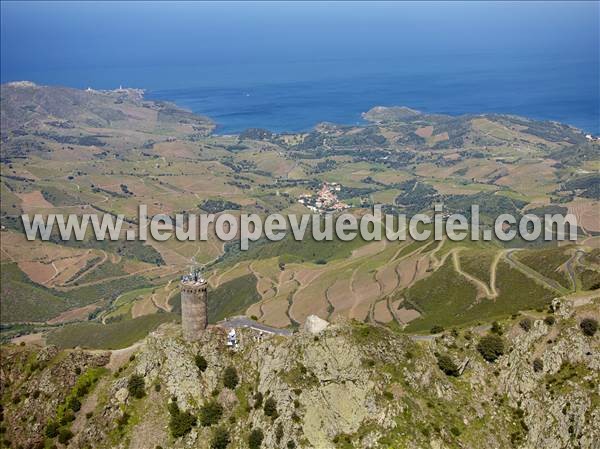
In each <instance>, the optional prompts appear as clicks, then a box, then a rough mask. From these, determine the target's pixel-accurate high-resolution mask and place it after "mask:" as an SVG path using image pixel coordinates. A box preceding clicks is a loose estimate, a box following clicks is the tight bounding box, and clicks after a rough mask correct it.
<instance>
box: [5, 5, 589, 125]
mask: <svg viewBox="0 0 600 449" xmlns="http://www.w3.org/2000/svg"><path fill="white" fill-rule="evenodd" d="M144 6H145V7H144V8H140V7H139V6H138V5H136V4H135V3H132V4H131V3H130V4H114V3H111V4H103V3H98V4H85V3H83V4H79V3H77V4H52V5H51V6H50V5H47V4H43V3H37V4H35V7H32V5H31V4H29V3H27V2H25V3H22V2H18V3H10V2H9V3H7V2H3V3H2V16H1V17H2V40H1V48H2V64H1V80H2V82H3V83H4V82H8V81H17V80H30V81H33V82H36V83H38V84H50V85H62V86H70V87H77V88H87V87H92V88H96V89H114V88H118V87H119V86H120V85H122V86H124V87H135V88H142V89H145V90H146V91H147V95H148V98H151V99H157V100H165V101H172V102H174V103H175V104H177V105H179V106H181V107H184V108H186V109H189V110H191V111H193V112H195V113H198V114H203V115H207V116H209V117H210V118H211V119H213V120H214V121H215V122H216V123H217V124H218V129H217V132H218V133H222V134H230V133H239V132H240V131H242V130H244V129H247V128H266V129H269V130H271V131H274V132H297V131H306V130H310V129H311V128H312V127H314V126H315V125H316V124H317V123H320V122H324V121H327V122H333V123H339V124H356V123H362V119H361V113H362V112H365V111H367V110H369V109H370V108H372V107H374V106H408V107H411V108H414V109H418V110H420V111H422V112H425V113H440V114H450V115H462V114H483V113H498V114H514V115H520V116H525V117H529V118H532V119H536V120H552V121H558V122H562V123H566V124H568V125H571V126H575V127H577V128H581V129H582V130H584V131H586V132H590V133H593V134H600V86H599V84H600V82H599V80H600V68H599V67H600V55H598V52H597V45H598V41H599V31H598V28H599V26H598V22H599V20H600V19H599V18H598V12H599V6H598V3H596V2H582V3H577V2H575V3H573V2H570V3H544V4H540V3H537V2H535V3H529V4H527V3H526V4H513V3H489V4H488V3H478V2H472V3H471V2H468V3H460V7H458V6H457V4H450V3H444V2H442V3H436V2H425V3H421V4H414V3H376V4H374V5H373V4H369V5H366V4H363V3H339V4H317V3H313V4H310V3H307V4H303V3H300V4H298V3H295V4H276V3H274V4H270V5H269V6H268V7H265V5H263V4H253V5H250V6H247V5H245V4H244V5H243V6H242V5H241V4H236V7H235V8H234V7H232V6H231V4H227V3H223V4H204V3H192V4H176V6H174V7H173V6H171V7H169V6H167V5H165V4H162V3H155V4H154V3H152V4H146V5H144ZM534 19H535V20H534ZM423 23H426V24H427V26H422V25H420V24H423ZM373 24H377V26H376V27H374V26H373ZM16 43H18V45H17V44H16Z"/></svg>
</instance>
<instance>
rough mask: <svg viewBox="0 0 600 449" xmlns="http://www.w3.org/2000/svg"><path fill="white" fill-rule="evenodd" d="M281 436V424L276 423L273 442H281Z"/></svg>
mask: <svg viewBox="0 0 600 449" xmlns="http://www.w3.org/2000/svg"><path fill="white" fill-rule="evenodd" d="M282 438H283V424H281V423H279V424H277V428H276V429H275V442H276V443H277V444H279V443H281V439H282Z"/></svg>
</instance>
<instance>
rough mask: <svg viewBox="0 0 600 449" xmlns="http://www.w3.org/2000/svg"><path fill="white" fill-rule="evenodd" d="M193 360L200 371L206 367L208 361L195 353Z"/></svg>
mask: <svg viewBox="0 0 600 449" xmlns="http://www.w3.org/2000/svg"><path fill="white" fill-rule="evenodd" d="M194 361H195V362H196V366H197V367H198V369H199V370H200V372H201V373H203V372H204V371H206V368H207V367H208V362H207V361H206V359H205V358H204V357H203V356H202V355H201V354H196V357H195V359H194Z"/></svg>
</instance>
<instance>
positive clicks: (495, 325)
mask: <svg viewBox="0 0 600 449" xmlns="http://www.w3.org/2000/svg"><path fill="white" fill-rule="evenodd" d="M491 331H492V333H494V334H496V335H502V334H503V333H504V329H502V326H500V323H498V321H494V322H493V323H492V329H491Z"/></svg>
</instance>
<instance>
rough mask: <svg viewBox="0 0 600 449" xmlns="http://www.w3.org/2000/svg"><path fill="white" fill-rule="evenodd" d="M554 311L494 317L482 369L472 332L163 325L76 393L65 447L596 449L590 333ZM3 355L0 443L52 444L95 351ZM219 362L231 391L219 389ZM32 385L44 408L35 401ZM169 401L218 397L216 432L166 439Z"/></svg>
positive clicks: (183, 404) (102, 359)
mask: <svg viewBox="0 0 600 449" xmlns="http://www.w3.org/2000/svg"><path fill="white" fill-rule="evenodd" d="M555 317H556V318H557V322H556V324H555V325H553V326H550V325H547V324H545V323H544V322H543V321H542V320H535V321H534V323H533V326H532V327H531V329H530V330H529V331H528V332H525V331H523V330H522V329H521V328H520V327H519V326H518V324H517V323H518V319H515V320H513V321H509V322H505V323H503V327H504V328H505V334H504V339H505V343H506V344H505V354H504V355H503V356H501V357H500V358H499V359H498V360H496V362H494V363H489V362H486V361H485V360H484V359H483V358H482V357H481V356H480V355H479V353H478V352H477V349H476V347H477V342H478V338H477V337H474V336H473V335H472V334H471V333H470V332H452V333H447V334H444V335H442V336H441V337H438V338H433V339H431V340H425V341H420V342H415V341H412V340H411V339H409V338H408V337H406V336H403V335H400V334H398V333H396V332H393V331H391V330H390V329H387V328H385V327H382V326H371V325H366V324H360V323H356V322H349V321H340V322H335V323H333V324H328V325H327V326H325V327H324V328H322V329H319V326H317V327H315V328H312V330H316V329H319V330H318V331H316V333H314V332H310V331H309V332H299V333H296V334H294V336H293V337H283V336H265V337H264V338H262V339H259V338H256V336H255V335H254V333H253V331H252V330H250V329H243V330H240V332H239V333H238V337H239V345H238V347H236V348H231V347H227V346H226V331H225V330H223V329H220V328H218V327H214V328H209V329H208V330H207V331H206V332H204V333H203V334H202V336H201V339H200V340H199V341H197V342H193V343H189V342H186V341H184V339H183V338H182V336H181V331H180V328H179V326H177V325H173V324H167V325H163V326H162V327H161V328H159V329H158V330H157V331H155V332H154V333H152V334H150V335H149V336H148V337H147V338H146V339H145V341H144V342H143V343H142V344H140V345H138V346H137V348H138V349H137V352H135V354H134V355H133V356H132V357H131V358H130V359H129V360H123V361H122V365H121V366H113V364H111V365H110V366H111V369H113V372H111V373H105V374H104V375H103V376H102V377H101V378H100V380H99V381H98V382H97V384H94V386H93V387H92V388H91V389H90V391H89V392H86V394H85V395H84V397H83V398H82V403H81V411H80V412H77V413H76V417H75V421H74V422H73V423H72V424H68V423H67V424H65V426H67V427H70V429H71V430H72V431H73V432H74V433H75V435H74V437H73V438H72V439H71V440H70V442H69V445H68V447H70V448H88V447H93V448H111V449H112V448H122V449H126V448H127V449H146V448H148V447H150V448H152V447H156V446H162V447H164V448H166V447H168V448H174V449H182V448H192V447H193V448H209V447H210V441H211V439H212V437H213V435H214V433H215V432H216V430H215V429H216V428H217V426H220V427H223V428H225V429H227V431H228V433H229V437H230V440H231V443H230V445H229V446H228V447H230V448H238V447H247V440H248V436H249V434H250V431H251V430H252V429H262V431H263V433H264V440H263V442H262V446H261V447H262V448H265V449H275V448H281V447H298V448H319V449H328V448H331V449H334V448H338V447H353V448H388V447H411V448H416V449H419V448H439V449H446V448H452V447H461V448H472V449H479V448H482V447H486V448H487V447H490V448H491V447H494V448H500V449H503V448H506V449H509V448H520V449H538V448H542V447H543V448H549V449H567V448H569V449H570V448H572V447H581V448H582V449H596V447H597V446H596V442H597V441H599V440H600V434H599V432H600V431H599V429H600V412H599V410H598V404H599V403H600V399H599V391H598V389H599V388H600V387H599V386H600V376H599V372H600V360H599V355H598V354H599V353H600V352H599V351H598V349H599V346H600V345H599V342H598V337H597V336H596V337H586V336H584V335H583V334H582V332H581V331H580V329H579V328H578V326H577V323H578V322H577V320H576V319H574V317H573V312H572V311H568V310H567V309H565V308H563V309H561V311H560V312H559V311H558V310H557V312H556V314H555ZM317 324H319V322H317ZM310 327H311V326H309V328H310ZM4 351H5V353H6V354H7V355H8V359H9V360H11V363H12V364H11V365H10V366H11V368H10V369H7V368H6V366H5V364H4V363H3V366H2V377H3V383H2V388H3V397H8V398H10V397H12V396H14V395H19V396H20V397H21V398H22V399H20V401H19V402H18V403H15V404H12V403H9V404H5V423H4V424H3V425H4V426H6V427H7V434H6V437H7V438H8V439H11V440H12V441H14V442H16V443H18V444H21V445H23V447H36V446H35V445H36V444H38V445H40V444H50V443H52V442H48V441H46V437H45V436H44V429H45V424H46V422H47V420H48V418H49V417H53V416H56V413H57V410H58V408H59V406H60V405H61V404H62V403H64V401H65V398H66V397H67V395H68V394H69V391H72V388H73V386H74V385H75V384H76V383H77V382H78V379H79V378H80V377H79V376H80V375H81V373H82V372H84V371H85V369H87V368H89V367H91V366H99V365H101V364H103V363H106V361H107V357H106V355H103V354H94V353H88V352H85V351H72V352H69V353H61V352H58V351H57V350H56V349H54V348H45V349H44V350H42V351H39V352H37V355H36V359H35V360H37V361H40V362H41V361H44V362H43V363H44V366H43V367H41V368H39V367H38V368H36V369H35V370H33V371H31V367H29V368H28V366H29V365H28V364H30V363H31V361H32V360H34V359H33V358H32V355H31V353H30V352H27V349H24V348H21V347H12V348H11V347H7V348H4ZM440 354H445V355H447V356H449V359H450V360H453V361H454V363H455V364H456V367H457V372H458V375H457V377H452V376H448V375H446V374H444V373H443V372H442V371H441V370H440V368H439V367H438V360H439V356H440ZM536 359H539V361H538V362H537V363H536V368H535V369H534V366H533V361H534V360H536ZM204 362H206V363H204ZM76 367H80V369H79V370H77V369H76ZM231 367H233V368H234V369H235V371H236V372H237V378H238V379H237V380H238V382H237V384H235V385H232V384H231V383H229V382H225V371H226V369H227V368H229V369H231ZM82 370H83V371H82ZM25 372H28V373H29V374H27V375H25V376H24V375H23V373H25ZM78 373H79V374H78ZM134 377H137V378H142V379H143V382H144V391H145V395H144V397H142V398H136V397H135V395H133V394H132V393H131V391H130V382H131V379H132V378H134ZM19 379H23V380H19ZM35 389H39V391H41V392H42V393H37V395H38V396H39V397H43V398H44V401H41V400H39V398H38V399H34V398H33V395H34V394H33V391H34V390H35ZM25 392H27V393H25ZM57 392H58V393H57ZM36 401H37V402H36ZM173 401H174V402H176V403H177V405H178V409H179V410H180V411H183V412H189V413H190V414H191V415H193V416H195V417H200V416H201V415H202V408H203V407H204V406H205V405H207V404H209V403H213V402H216V403H218V404H220V406H221V407H222V410H223V412H222V416H220V417H218V418H217V421H218V422H219V424H218V425H206V426H205V425H202V423H201V422H198V423H197V424H196V425H195V426H193V427H190V428H189V429H187V430H186V431H185V432H184V435H183V436H173V434H172V429H170V425H172V422H171V421H172V419H173V418H172V416H171V414H170V412H169V408H168V404H169V403H171V402H173ZM23 405H25V406H26V409H27V410H29V409H31V408H36V407H39V410H40V413H39V414H36V420H35V422H34V421H33V420H28V419H27V418H23V416H24V412H21V411H20V410H21V407H22V406H23ZM23 419H24V421H23Z"/></svg>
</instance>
